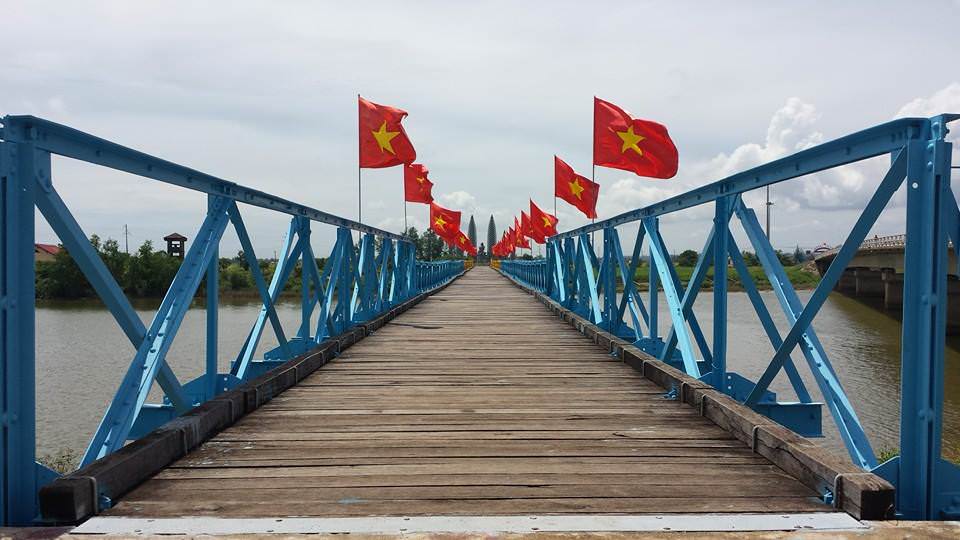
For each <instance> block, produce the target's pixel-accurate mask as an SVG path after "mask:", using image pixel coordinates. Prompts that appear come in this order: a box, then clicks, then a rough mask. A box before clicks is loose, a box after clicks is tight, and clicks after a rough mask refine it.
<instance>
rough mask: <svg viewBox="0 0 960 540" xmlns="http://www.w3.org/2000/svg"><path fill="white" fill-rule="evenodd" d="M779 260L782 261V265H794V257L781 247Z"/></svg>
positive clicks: (778, 252) (778, 251)
mask: <svg viewBox="0 0 960 540" xmlns="http://www.w3.org/2000/svg"><path fill="white" fill-rule="evenodd" d="M777 260H778V261H780V264H781V265H782V266H792V265H793V264H794V261H793V258H792V257H791V256H790V255H787V254H786V253H784V252H782V251H780V250H779V249H778V250H777Z"/></svg>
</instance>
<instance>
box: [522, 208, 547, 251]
mask: <svg viewBox="0 0 960 540" xmlns="http://www.w3.org/2000/svg"><path fill="white" fill-rule="evenodd" d="M520 226H521V227H523V235H524V236H526V237H527V238H530V239H531V240H533V241H534V242H537V243H538V244H542V243H543V242H544V238H543V235H540V234H538V233H537V230H536V229H535V228H534V227H533V219H532V218H531V217H530V216H528V215H527V213H526V212H524V211H523V210H521V211H520Z"/></svg>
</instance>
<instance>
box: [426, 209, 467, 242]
mask: <svg viewBox="0 0 960 540" xmlns="http://www.w3.org/2000/svg"><path fill="white" fill-rule="evenodd" d="M430 229H431V230H432V231H433V232H435V233H437V236H439V237H440V238H443V239H444V240H447V241H450V239H451V238H453V237H454V235H455V234H457V233H458V232H460V212H456V211H454V210H447V209H446V208H444V207H442V206H440V205H438V204H437V203H434V202H432V203H430Z"/></svg>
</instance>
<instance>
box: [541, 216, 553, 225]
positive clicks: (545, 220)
mask: <svg viewBox="0 0 960 540" xmlns="http://www.w3.org/2000/svg"><path fill="white" fill-rule="evenodd" d="M543 226H544V227H552V226H553V222H552V221H550V218H548V217H547V216H543Z"/></svg>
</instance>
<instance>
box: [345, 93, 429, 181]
mask: <svg viewBox="0 0 960 540" xmlns="http://www.w3.org/2000/svg"><path fill="white" fill-rule="evenodd" d="M357 99H358V100H359V102H360V167H361V168H364V169H381V168H383V167H393V166H394V165H402V164H404V163H413V161H414V160H415V159H417V151H416V150H414V149H413V143H411V142H410V138H409V137H407V132H406V131H404V129H403V126H402V125H400V121H401V120H403V118H404V117H405V116H407V112H406V111H403V110H400V109H397V108H395V107H388V106H386V105H377V104H376V103H373V102H371V101H367V100H365V99H363V98H362V97H360V96H357Z"/></svg>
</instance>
